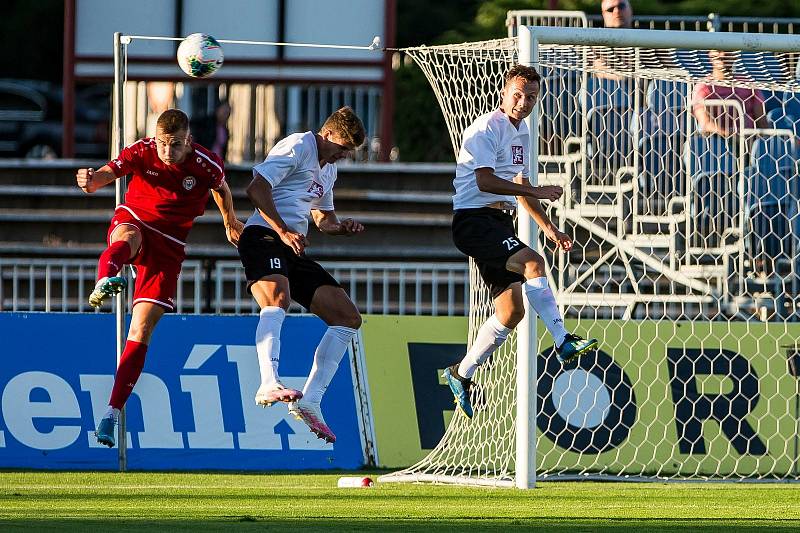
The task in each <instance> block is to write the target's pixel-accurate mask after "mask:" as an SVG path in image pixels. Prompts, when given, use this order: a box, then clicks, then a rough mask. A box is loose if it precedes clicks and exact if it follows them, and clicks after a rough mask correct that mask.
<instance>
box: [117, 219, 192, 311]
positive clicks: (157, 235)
mask: <svg viewBox="0 0 800 533" xmlns="http://www.w3.org/2000/svg"><path fill="white" fill-rule="evenodd" d="M122 224H127V225H129V226H133V227H135V228H138V229H139V232H140V233H141V234H142V245H141V247H140V248H139V253H137V254H136V256H135V257H134V258H133V259H131V261H130V264H132V265H134V266H135V267H136V286H135V288H134V290H133V305H136V304H138V303H140V302H150V303H154V304H158V305H161V306H164V307H165V308H167V310H169V311H174V310H175V294H176V292H177V290H178V275H179V274H180V273H181V265H182V264H183V260H184V259H185V258H186V252H185V251H184V246H185V245H184V243H183V242H181V241H179V240H177V239H175V238H173V237H170V236H168V235H166V234H164V233H161V232H160V231H158V230H156V229H155V228H153V227H152V226H150V225H148V224H147V223H145V222H142V221H141V220H139V219H138V218H137V217H136V216H134V215H133V213H132V212H130V211H128V209H126V208H125V207H117V210H116V211H115V212H114V218H112V219H111V225H110V226H109V228H108V237H107V241H108V243H109V244H110V243H111V233H112V232H113V231H114V230H115V229H116V228H117V227H118V226H120V225H122Z"/></svg>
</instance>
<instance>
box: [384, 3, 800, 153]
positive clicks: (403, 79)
mask: <svg viewBox="0 0 800 533" xmlns="http://www.w3.org/2000/svg"><path fill="white" fill-rule="evenodd" d="M632 4H633V7H634V14H636V15H675V16H682V15H707V14H709V13H719V14H721V15H728V16H737V15H738V16H745V15H746V16H750V17H754V18H755V17H758V18H791V17H800V1H798V0H789V1H786V0H760V1H759V2H758V5H757V6H751V5H747V4H742V2H741V0H633V1H632ZM558 8H559V9H564V10H576V11H585V12H586V13H590V14H599V13H600V0H558ZM522 9H549V2H548V0H487V1H483V2H481V1H476V0H461V1H459V0H439V1H437V2H430V1H429V0H403V1H402V2H398V7H397V10H398V13H397V15H398V17H397V20H398V27H397V37H398V39H397V41H398V46H399V47H406V46H419V45H422V44H429V45H434V44H450V43H460V42H468V41H480V40H486V39H496V38H498V37H505V36H506V35H507V34H508V32H507V29H506V25H505V23H506V12H508V11H512V10H522ZM745 10H746V11H747V12H743V11H745ZM395 76H396V77H395V91H396V97H397V98H396V102H397V104H396V107H395V117H394V128H395V135H394V138H395V139H396V140H397V146H398V148H399V150H400V159H401V160H402V161H447V162H452V161H453V151H452V148H451V145H450V137H449V136H448V134H447V127H446V125H445V122H444V118H443V117H442V113H441V110H440V109H439V105H438V103H437V102H436V97H435V96H434V94H433V91H432V90H431V88H430V85H429V84H428V82H427V80H426V79H425V76H424V74H423V73H422V71H421V70H420V69H419V68H418V67H417V66H416V65H415V64H413V63H406V62H404V61H400V62H399V67H398V69H397V71H396V72H395Z"/></svg>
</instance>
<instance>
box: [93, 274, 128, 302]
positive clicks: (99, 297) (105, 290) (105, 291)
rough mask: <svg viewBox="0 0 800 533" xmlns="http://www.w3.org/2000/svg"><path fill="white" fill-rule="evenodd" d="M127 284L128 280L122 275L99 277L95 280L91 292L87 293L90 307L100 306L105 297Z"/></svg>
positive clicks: (121, 289) (120, 290)
mask: <svg viewBox="0 0 800 533" xmlns="http://www.w3.org/2000/svg"><path fill="white" fill-rule="evenodd" d="M127 286H128V280H126V279H125V278H123V277H122V276H112V277H110V278H100V279H98V280H97V284H96V285H95V286H94V290H93V291H92V294H90V295H89V305H91V306H92V307H100V306H101V305H103V302H104V301H105V300H106V299H107V298H109V297H110V296H114V295H115V294H119V293H120V292H122V291H123V290H124V289H125V287H127Z"/></svg>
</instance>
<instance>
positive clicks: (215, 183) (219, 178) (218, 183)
mask: <svg viewBox="0 0 800 533" xmlns="http://www.w3.org/2000/svg"><path fill="white" fill-rule="evenodd" d="M209 155H210V156H211V159H212V160H213V162H214V163H216V165H217V166H214V172H212V173H211V184H210V185H209V187H208V188H209V189H213V190H215V191H216V190H217V189H219V188H220V187H222V184H223V183H225V162H224V161H222V158H221V157H220V156H218V155H217V154H216V153H214V152H211V153H210V154H209Z"/></svg>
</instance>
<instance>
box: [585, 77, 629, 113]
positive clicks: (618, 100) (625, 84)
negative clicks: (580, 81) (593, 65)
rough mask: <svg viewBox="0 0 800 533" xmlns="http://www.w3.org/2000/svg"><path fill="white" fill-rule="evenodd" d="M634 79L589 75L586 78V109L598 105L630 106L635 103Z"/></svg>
mask: <svg viewBox="0 0 800 533" xmlns="http://www.w3.org/2000/svg"><path fill="white" fill-rule="evenodd" d="M633 88H634V82H633V80H632V79H622V80H613V79H608V78H598V77H596V76H589V77H588V78H587V80H586V87H585V88H584V90H585V92H586V110H587V111H590V110H592V109H594V108H596V107H621V108H624V107H630V106H631V104H632V103H633V98H632V95H633Z"/></svg>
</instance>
